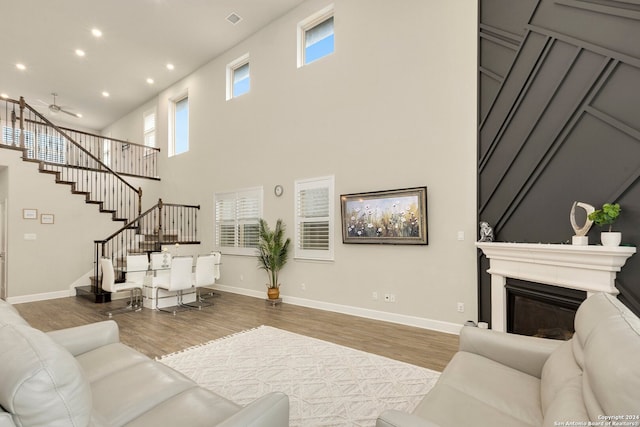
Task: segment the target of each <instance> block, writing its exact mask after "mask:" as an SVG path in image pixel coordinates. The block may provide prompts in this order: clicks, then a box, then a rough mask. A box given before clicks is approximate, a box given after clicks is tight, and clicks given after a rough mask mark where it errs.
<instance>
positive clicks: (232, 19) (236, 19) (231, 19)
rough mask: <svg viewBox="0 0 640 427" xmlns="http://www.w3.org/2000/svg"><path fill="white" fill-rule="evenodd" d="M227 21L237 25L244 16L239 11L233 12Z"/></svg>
mask: <svg viewBox="0 0 640 427" xmlns="http://www.w3.org/2000/svg"><path fill="white" fill-rule="evenodd" d="M227 21H229V22H231V23H232V24H233V25H236V24H237V23H238V22H240V21H242V17H241V16H240V15H238V14H237V13H231V14H229V16H227Z"/></svg>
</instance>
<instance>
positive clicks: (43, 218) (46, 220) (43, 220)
mask: <svg viewBox="0 0 640 427" xmlns="http://www.w3.org/2000/svg"><path fill="white" fill-rule="evenodd" d="M54 222H55V215H54V214H44V213H43V214H42V215H40V224H53V223H54Z"/></svg>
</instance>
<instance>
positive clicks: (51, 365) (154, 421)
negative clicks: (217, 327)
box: [0, 300, 289, 427]
mask: <svg viewBox="0 0 640 427" xmlns="http://www.w3.org/2000/svg"><path fill="white" fill-rule="evenodd" d="M288 425H289V399H288V397H287V396H286V395H284V394H282V393H271V394H267V395H265V396H263V397H262V398H260V399H257V400H256V401H254V402H252V403H251V404H249V405H247V406H246V407H240V406H238V405H236V404H234V403H233V402H231V401H229V400H226V399H224V398H223V397H221V396H218V395H217V394H215V393H212V392H211V391H208V390H206V389H204V388H202V387H199V386H198V385H197V384H196V383H194V382H193V381H191V380H190V379H188V378H187V377H185V376H183V375H182V374H180V373H178V372H177V371H174V370H173V369H171V368H169V367H167V366H165V365H163V364H161V363H159V362H156V361H154V360H152V359H150V358H148V357H147V356H144V355H143V354H141V353H139V352H137V351H135V350H133V349H132V348H130V347H128V346H126V345H124V344H122V343H120V342H119V332H118V325H117V324H116V323H115V322H114V321H105V322H99V323H93V324H90V325H86V326H80V327H77V328H70V329H64V330H59V331H54V332H49V333H46V334H45V333H44V332H42V331H39V330H37V329H34V328H32V327H30V326H29V325H28V324H27V322H26V321H25V320H24V319H23V318H22V317H20V315H19V314H18V312H17V311H16V310H15V309H14V308H13V307H12V306H11V305H10V304H8V303H6V302H5V301H3V300H0V427H8V426H11V427H13V426H47V427H57V426H78V427H79V426H153V427H157V426H184V427H187V426H188V427H193V426H225V427H227V426H229V427H230V426H265V427H286V426H288Z"/></svg>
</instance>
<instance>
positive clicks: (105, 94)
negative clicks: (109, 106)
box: [102, 90, 111, 98]
mask: <svg viewBox="0 0 640 427" xmlns="http://www.w3.org/2000/svg"><path fill="white" fill-rule="evenodd" d="M102 96H104V97H105V98H108V97H110V96H111V94H110V93H109V92H107V91H106V90H103V91H102Z"/></svg>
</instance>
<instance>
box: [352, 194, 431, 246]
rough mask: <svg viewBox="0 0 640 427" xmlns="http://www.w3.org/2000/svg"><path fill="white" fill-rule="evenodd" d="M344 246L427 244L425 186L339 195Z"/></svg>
mask: <svg viewBox="0 0 640 427" xmlns="http://www.w3.org/2000/svg"><path fill="white" fill-rule="evenodd" d="M340 201H341V206H342V207H341V213H342V242H343V243H369V244H371V243H373V244H392V245H427V244H428V243H429V240H428V230H427V187H414V188H404V189H399V190H386V191H371V192H367V193H354V194H343V195H341V196H340Z"/></svg>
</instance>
